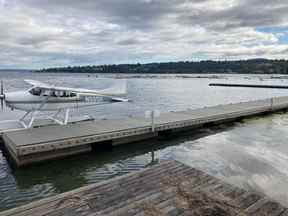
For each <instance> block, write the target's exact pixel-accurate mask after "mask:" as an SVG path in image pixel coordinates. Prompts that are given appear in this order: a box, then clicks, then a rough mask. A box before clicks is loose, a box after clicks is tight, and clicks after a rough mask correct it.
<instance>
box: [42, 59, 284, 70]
mask: <svg viewBox="0 0 288 216" xmlns="http://www.w3.org/2000/svg"><path fill="white" fill-rule="evenodd" d="M37 72H59V73H60V72H61V73H63V72H64V73H65V72H67V73H136V74H137V73H185V74H190V73H243V74H249V73H251V74H264V73H265V74H272V73H273V74H288V60H269V59H250V60H239V61H209V60H208V61H199V62H193V61H180V62H165V63H148V64H140V63H138V64H118V65H114V64H113V65H98V66H96V65H95V66H73V67H71V66H68V67H59V68H46V69H41V70H38V71H37Z"/></svg>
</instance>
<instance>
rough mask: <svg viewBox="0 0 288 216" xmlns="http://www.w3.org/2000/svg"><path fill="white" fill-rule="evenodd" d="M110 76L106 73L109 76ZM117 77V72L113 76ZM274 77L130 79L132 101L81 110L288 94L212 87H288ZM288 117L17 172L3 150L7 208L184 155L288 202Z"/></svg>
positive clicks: (77, 83)
mask: <svg viewBox="0 0 288 216" xmlns="http://www.w3.org/2000/svg"><path fill="white" fill-rule="evenodd" d="M105 77H106V78H105ZM109 77H115V76H113V75H109ZM269 77H270V76H268V75H267V76H261V77H260V76H258V75H253V76H249V77H248V76H247V75H221V77H220V78H219V79H208V78H185V79H184V78H181V77H175V76H174V75H169V76H167V75H165V76H164V75H163V76H160V77H157V78H153V79H151V78H135V77H134V76H133V77H132V78H128V79H127V84H128V97H129V98H130V99H132V100H133V102H132V103H122V104H121V103H118V104H112V105H103V106H97V107H89V108H85V109H81V110H74V111H73V113H74V115H79V114H90V115H92V116H93V117H95V118H96V119H102V118H123V117H127V116H143V115H144V113H145V111H147V110H151V109H157V110H160V111H161V112H169V111H175V110H185V109H195V108H200V107H204V106H212V105H217V104H227V103H235V102H240V101H248V100H255V99H261V98H267V97H273V96H283V95H288V90H277V89H248V88H244V89H241V88H221V87H209V86H208V84H209V83H210V82H241V83H244V82H245V83H260V84H261V83H262V84H272V83H275V84H283V85H285V84H286V85H288V79H285V77H284V78H283V79H270V78H269ZM0 79H3V80H4V83H5V90H6V91H14V90H20V89H23V88H26V87H29V86H28V85H26V84H25V83H24V82H23V79H37V80H40V81H46V82H48V83H53V84H56V85H64V86H69V87H82V88H91V89H97V88H102V87H108V86H109V85H111V83H112V82H113V80H111V79H107V75H106V76H104V75H98V77H96V75H91V74H90V75H88V74H73V75H70V74H32V73H24V74H23V73H22V74H19V73H0ZM21 115H23V113H22V112H19V111H13V112H12V111H10V110H8V109H5V110H4V111H3V112H1V113H0V119H13V118H14V119H15V118H18V117H20V116H21ZM287 132H288V114H286V113H277V114H274V115H270V116H265V117H261V118H253V119H249V120H244V121H242V122H237V123H235V124H230V125H225V126H218V127H215V128H211V129H201V130H196V131H191V132H189V133H186V134H181V136H180V135H179V136H176V137H173V139H171V138H170V139H166V140H150V141H146V142H143V143H138V144H137V145H135V144H134V145H129V146H123V147H119V148H115V149H113V150H112V151H104V152H101V153H97V152H93V153H90V154H85V155H80V156H75V157H72V158H67V159H61V160H57V161H52V162H49V163H42V164H37V165H33V166H29V167H25V168H21V169H17V170H13V169H11V168H10V167H9V165H8V163H7V161H6V158H5V156H3V154H2V152H1V151H0V210H1V209H2V210H3V209H7V208H11V207H15V206H18V205H21V204H25V203H28V202H30V201H32V200H37V199H40V198H43V197H48V196H51V195H55V194H58V193H61V192H65V191H68V190H71V189H74V188H77V187H80V186H84V185H87V184H90V183H95V182H99V181H102V180H105V179H109V178H113V177H115V176H118V175H123V174H126V173H129V172H131V171H135V170H140V169H142V168H144V167H147V166H151V165H153V164H155V163H158V162H159V161H161V160H165V159H175V160H179V161H181V162H183V163H185V164H187V165H189V166H191V167H196V168H199V169H201V170H204V171H206V172H208V173H210V174H212V175H214V176H216V177H218V178H221V179H223V180H225V181H227V182H230V183H232V184H235V185H237V186H240V187H243V188H246V189H253V190H256V191H258V192H260V193H263V194H266V195H268V196H270V197H271V198H273V199H276V200H278V201H280V202H282V203H283V204H285V205H288V144H287V140H288V133H287Z"/></svg>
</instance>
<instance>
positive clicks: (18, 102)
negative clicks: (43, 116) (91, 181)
mask: <svg viewBox="0 0 288 216" xmlns="http://www.w3.org/2000/svg"><path fill="white" fill-rule="evenodd" d="M24 81H25V82H27V83H28V84H30V85H31V86H32V87H31V88H29V89H28V90H24V91H16V92H9V93H4V87H3V82H2V81H1V93H0V100H1V107H2V109H3V106H4V102H5V104H6V106H7V107H10V108H11V109H12V110H14V109H17V110H22V111H25V112H26V113H25V115H24V116H23V117H22V118H20V119H19V122H20V123H21V124H22V125H23V126H24V127H25V128H30V127H31V126H32V125H33V122H34V120H35V119H36V118H37V116H38V115H39V113H40V112H44V111H50V112H53V114H52V115H49V116H47V118H48V119H51V120H53V121H54V122H56V123H58V124H60V125H66V124H67V123H68V120H69V111H70V109H71V108H79V107H86V106H95V105H101V104H107V103H114V102H128V101H129V100H128V99H127V98H124V97H123V96H125V95H126V82H120V81H119V82H118V83H116V85H114V86H112V87H111V88H107V89H102V90H89V89H82V88H66V87H61V86H59V87H58V86H53V85H49V84H46V83H43V82H40V81H36V80H24ZM61 114H62V119H61V118H58V117H59V116H60V115H61ZM63 115H64V116H63ZM29 116H30V118H29ZM60 117H61V116H60ZM63 117H64V118H63ZM27 118H28V123H26V122H27Z"/></svg>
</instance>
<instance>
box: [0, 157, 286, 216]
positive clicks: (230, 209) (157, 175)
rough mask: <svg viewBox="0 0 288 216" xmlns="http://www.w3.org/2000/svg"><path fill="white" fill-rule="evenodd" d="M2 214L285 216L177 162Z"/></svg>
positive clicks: (257, 197)
mask: <svg viewBox="0 0 288 216" xmlns="http://www.w3.org/2000/svg"><path fill="white" fill-rule="evenodd" d="M0 215H1V216H28V215H29V216H44V215H45V216H60V215H61V216H63V215H67V216H68V215H69V216H76V215H77V216H78V215H82V216H84V215H85V216H97V215H100V216H104V215H105V216H132V215H137V216H140V215H143V216H163V215H168V216H177V215H179V216H180V215H181V216H182V215H183V216H184V215H189V216H196V215H197V216H200V215H221V216H237V215H238V216H268V215H269V216H287V215H288V210H287V208H286V207H283V206H282V205H280V204H279V203H277V202H275V201H273V200H270V199H269V198H267V197H265V196H263V195H260V194H258V193H254V192H251V191H250V192H248V191H245V190H243V189H240V188H237V187H235V186H232V185H230V184H227V183H225V182H223V181H221V180H219V179H216V178H214V177H212V176H209V175H207V174H205V173H204V172H202V171H199V170H196V169H194V168H190V167H188V166H186V165H183V164H181V163H179V162H176V161H163V162H161V163H160V164H157V165H154V166H153V167H150V168H147V169H144V170H142V171H139V172H136V173H132V174H128V175H125V176H122V177H117V178H114V179H112V180H108V181H103V182H101V183H97V184H92V185H89V186H85V187H82V188H79V189H76V190H73V191H70V192H66V193H63V194H59V195H56V196H52V197H50V198H45V199H43V200H39V201H35V202H32V203H30V204H27V205H24V206H20V207H16V208H14V209H10V210H7V211H4V212H2V213H1V212H0Z"/></svg>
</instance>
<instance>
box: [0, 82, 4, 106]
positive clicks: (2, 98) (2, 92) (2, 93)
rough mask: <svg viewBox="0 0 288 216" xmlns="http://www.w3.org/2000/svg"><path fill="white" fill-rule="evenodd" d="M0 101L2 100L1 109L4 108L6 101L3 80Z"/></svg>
mask: <svg viewBox="0 0 288 216" xmlns="http://www.w3.org/2000/svg"><path fill="white" fill-rule="evenodd" d="M0 100H1V109H2V110H3V108H4V101H5V94H4V85H3V80H1V93H0Z"/></svg>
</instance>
